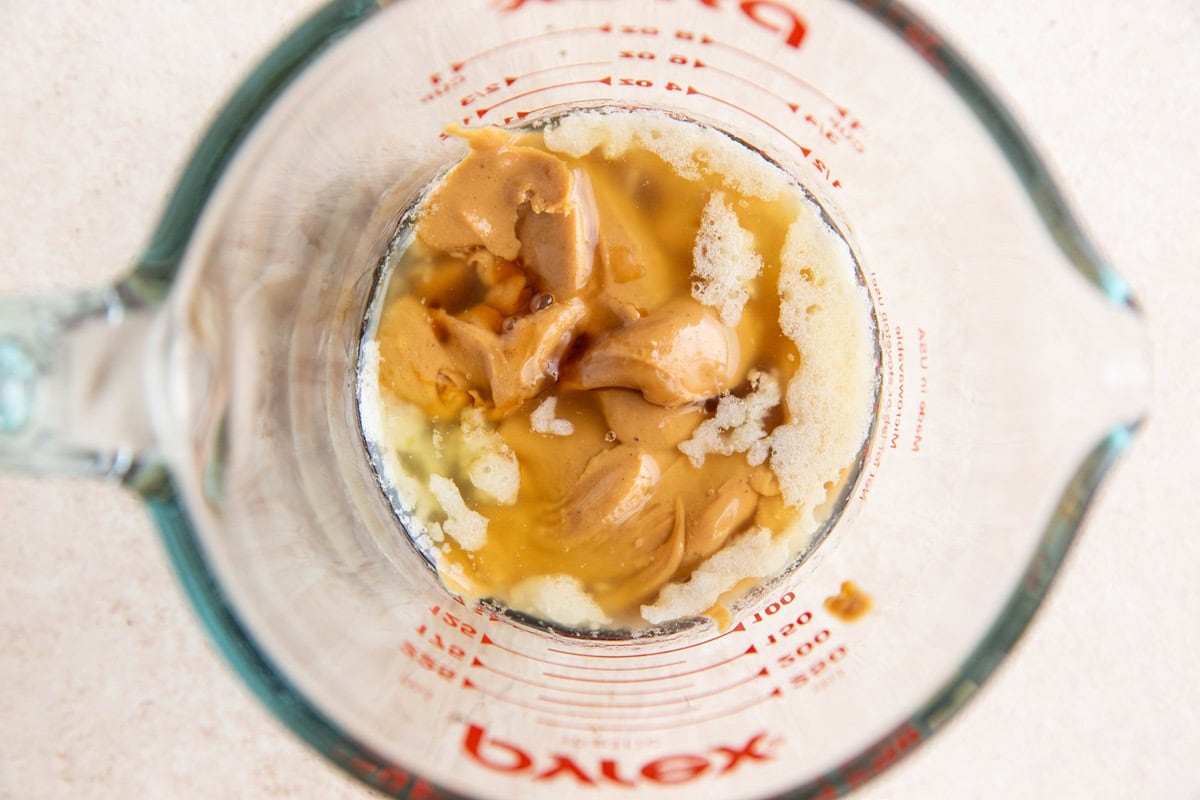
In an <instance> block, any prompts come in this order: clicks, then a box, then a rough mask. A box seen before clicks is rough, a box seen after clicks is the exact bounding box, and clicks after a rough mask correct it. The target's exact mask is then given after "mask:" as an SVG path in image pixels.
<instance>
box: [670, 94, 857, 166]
mask: <svg viewBox="0 0 1200 800" xmlns="http://www.w3.org/2000/svg"><path fill="white" fill-rule="evenodd" d="M687 93H688V94H689V95H692V94H698V95H700V96H701V97H707V98H708V99H709V100H715V101H716V102H718V103H720V104H722V105H726V106H729V107H730V108H732V109H735V110H737V111H741V112H742V113H743V114H745V115H747V116H750V117H753V118H754V119H756V120H758V121H759V122H761V123H762V124H763V125H766V126H767V127H768V128H770V129H771V130H773V131H775V132H776V133H778V134H779V135H780V136H782V137H783V138H784V139H787V140H788V141H789V142H791V143H792V144H794V145H795V146H796V147H798V148H799V149H800V152H801V153H802V154H803V155H804V158H805V159H806V160H807V159H808V157H809V156H810V155H812V152H813V151H812V148H811V147H805V146H804V145H802V144H800V143H799V142H797V141H796V140H795V139H793V138H792V137H791V136H788V135H787V134H786V133H784V132H783V131H782V130H780V129H779V128H778V127H777V126H775V125H772V124H771V123H770V122H767V121H766V120H765V119H763V118H762V117H760V116H759V115H758V114H755V113H754V112H753V111H751V110H749V109H748V108H743V107H742V106H739V105H738V104H737V103H731V102H729V101H728V100H726V99H724V98H723V97H717V96H716V95H713V94H708V93H707V92H702V91H700V90H699V89H697V88H696V87H695V86H688V88H687ZM808 163H809V164H811V165H812V166H813V168H814V169H816V170H817V172H819V173H821V174H822V175H824V176H825V179H826V180H828V181H829V183H830V185H831V186H833V188H835V189H840V188H841V186H842V182H841V181H840V180H835V179H834V177H833V173H832V171H831V170H830V169H829V165H828V164H826V163H825V162H824V161H822V160H821V159H819V158H814V159H812V160H811V161H809V162H808Z"/></svg>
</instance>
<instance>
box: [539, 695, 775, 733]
mask: <svg viewBox="0 0 1200 800" xmlns="http://www.w3.org/2000/svg"><path fill="white" fill-rule="evenodd" d="M782 696H783V691H782V690H781V689H772V690H771V693H770V694H766V695H762V696H761V697H758V698H755V699H754V700H751V701H750V702H748V703H742V704H740V705H737V706H734V707H732V708H726V709H723V710H721V711H718V712H715V713H713V714H709V715H707V716H703V717H689V718H682V717H681V718H679V719H677V720H674V721H672V722H668V723H663V724H659V725H646V724H642V723H641V722H640V721H639V722H637V723H635V725H633V726H631V727H628V728H623V727H616V726H614V727H605V726H602V725H595V724H582V725H577V724H574V723H571V722H562V721H559V720H553V719H542V718H540V717H539V718H536V719H535V721H536V722H539V723H541V724H542V725H546V726H549V727H551V728H566V729H568V730H581V731H588V732H589V733H642V732H648V731H666V730H671V729H672V728H687V727H691V726H693V725H703V724H705V723H707V722H713V721H714V720H718V719H723V718H725V717H732V716H735V715H737V714H741V713H742V712H744V711H749V710H750V709H751V708H754V707H755V706H759V705H762V704H763V703H765V702H767V701H768V700H772V699H774V698H776V697H782Z"/></svg>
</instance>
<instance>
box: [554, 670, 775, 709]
mask: <svg viewBox="0 0 1200 800" xmlns="http://www.w3.org/2000/svg"><path fill="white" fill-rule="evenodd" d="M770 674H771V673H770V672H769V671H768V670H767V668H766V667H763V668H762V669H760V670H759V671H758V672H756V673H754V674H753V675H750V676H749V677H746V678H741V679H740V680H737V681H734V682H733V683H731V684H729V685H728V686H722V687H720V688H718V689H711V690H709V691H707V692H701V693H699V694H689V695H686V696H684V697H672V698H667V699H665V700H648V701H641V702H637V703H621V702H619V701H617V700H613V699H610V700H607V701H605V702H602V703H583V702H580V701H578V700H575V699H569V700H564V699H562V698H558V697H550V696H548V695H538V699H539V700H544V701H546V702H548V703H555V704H556V705H563V706H576V707H578V708H645V707H648V706H669V705H672V704H673V703H691V702H693V701H695V700H703V699H704V698H706V697H714V696H716V695H718V694H724V693H725V692H728V691H732V690H734V689H737V688H739V687H742V686H745V685H746V684H748V683H750V682H752V681H756V680H758V679H759V678H767V677H770ZM622 695H624V692H622Z"/></svg>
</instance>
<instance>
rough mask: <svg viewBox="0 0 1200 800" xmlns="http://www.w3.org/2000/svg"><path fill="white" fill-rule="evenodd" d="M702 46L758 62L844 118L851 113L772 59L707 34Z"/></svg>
mask: <svg viewBox="0 0 1200 800" xmlns="http://www.w3.org/2000/svg"><path fill="white" fill-rule="evenodd" d="M700 44H702V45H705V46H708V47H719V48H721V49H723V50H728V51H729V52H731V53H736V54H737V55H739V56H741V57H742V58H746V59H749V60H751V61H754V62H757V63H758V64H761V65H762V66H764V67H766V68H767V69H769V70H772V71H774V72H777V73H780V74H782V75H786V76H787V77H788V79H789V80H792V81H794V82H795V83H796V84H797V85H799V86H802V87H804V88H805V89H806V90H808V91H809V92H812V93H813V94H815V95H816V96H817V97H820V98H821V99H822V100H824V101H825V102H827V103H829V104H830V105H831V106H833V107H834V108H836V109H837V112H838V113H839V114H841V115H842V116H843V117H845V116H847V115H849V113H850V112H849V111H848V110H846V109H845V108H844V107H842V106H841V105H840V104H839V103H838V102H837V101H836V100H834V99H833V98H832V97H830V96H829V95H827V94H825V93H824V92H822V91H821V90H820V89H818V88H817V87H816V86H813V85H812V84H811V83H809V82H808V81H806V80H804V79H803V78H801V77H799V76H798V75H796V74H795V73H794V72H792V71H791V70H788V69H784V68H783V67H781V66H779V65H778V64H776V63H775V62H774V61H771V60H770V59H767V58H763V57H762V56H760V55H758V54H757V53H751V52H750V51H749V50H743V49H742V48H740V47H737V46H735V45H732V44H729V43H727V42H722V41H718V40H716V39H714V38H712V37H711V36H708V35H707V34H705V35H702V36H701V37H700Z"/></svg>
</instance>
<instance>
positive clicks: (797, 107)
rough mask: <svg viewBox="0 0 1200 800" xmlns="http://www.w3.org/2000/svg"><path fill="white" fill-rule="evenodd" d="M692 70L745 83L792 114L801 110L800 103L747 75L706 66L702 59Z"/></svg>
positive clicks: (694, 64) (694, 63) (695, 62)
mask: <svg viewBox="0 0 1200 800" xmlns="http://www.w3.org/2000/svg"><path fill="white" fill-rule="evenodd" d="M692 68H693V69H706V70H708V71H709V72H716V73H719V74H721V75H725V76H727V77H730V78H733V79H734V80H736V81H739V82H741V83H744V84H746V85H747V86H750V87H753V88H755V89H758V90H759V91H760V92H762V93H763V94H765V95H767V96H768V97H770V98H772V99H773V100H775V101H777V102H779V103H782V104H783V105H785V106H787V107H788V108H790V109H791V110H792V113H796V112H797V111H799V110H800V104H799V103H793V102H792V101H791V100H788V99H787V98H786V97H781V96H780V95H777V94H775V93H774V92H772V91H771V90H770V89H768V88H767V87H765V86H763V85H762V84H761V83H758V82H756V81H752V80H750V79H749V78H747V77H746V76H745V75H739V74H738V73H736V72H730V71H729V70H727V69H722V68H720V67H714V66H713V65H712V64H706V63H704V62H703V61H701V60H700V59H698V58H697V59H696V60H695V61H694V62H693V63H692Z"/></svg>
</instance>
